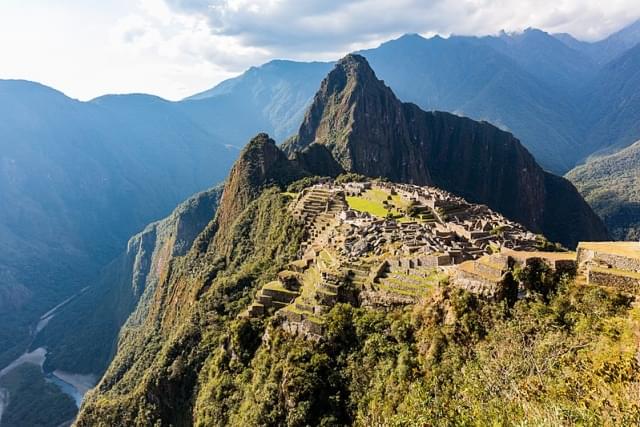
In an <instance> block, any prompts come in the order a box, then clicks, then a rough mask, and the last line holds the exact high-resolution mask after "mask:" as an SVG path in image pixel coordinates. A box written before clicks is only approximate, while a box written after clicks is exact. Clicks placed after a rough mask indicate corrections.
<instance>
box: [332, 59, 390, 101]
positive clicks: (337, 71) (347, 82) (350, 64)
mask: <svg viewBox="0 0 640 427" xmlns="http://www.w3.org/2000/svg"><path fill="white" fill-rule="evenodd" d="M326 81H327V88H328V89H329V90H330V91H331V92H333V93H335V92H339V91H342V90H344V89H345V88H349V89H353V88H354V87H355V85H357V84H358V83H365V82H370V83H373V84H376V83H378V79H377V78H376V75H375V73H374V72H373V69H372V68H371V67H370V66H369V63H368V62H367V60H366V59H365V58H364V56H361V55H358V54H355V53H351V54H348V55H347V56H345V57H344V58H342V59H341V60H340V61H338V63H337V64H336V66H335V68H334V69H333V70H332V71H331V72H330V73H329V75H328V76H327V79H326Z"/></svg>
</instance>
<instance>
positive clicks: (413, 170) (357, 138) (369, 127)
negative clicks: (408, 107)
mask: <svg viewBox="0 0 640 427" xmlns="http://www.w3.org/2000/svg"><path fill="white" fill-rule="evenodd" d="M408 125H409V123H408V122H407V120H406V118H405V112H404V105H403V104H402V103H401V102H400V101H398V99H397V98H396V97H395V96H394V95H393V92H391V89H389V88H388V87H387V86H385V85H384V84H383V83H382V82H381V81H379V80H378V79H377V78H376V76H375V74H374V72H373V70H372V69H371V67H369V64H368V63H367V61H366V60H365V59H364V58H363V57H362V56H359V55H348V56H346V57H345V58H344V59H343V60H341V61H340V62H339V63H338V65H337V66H336V67H335V68H334V69H333V71H331V73H329V75H328V76H327V78H325V79H324V81H323V82H322V85H321V86H320V90H319V91H318V93H317V94H316V96H315V98H314V101H313V104H312V105H311V107H310V108H309V110H308V111H307V113H306V115H305V118H304V121H303V123H302V125H301V127H300V131H299V132H298V136H297V137H295V138H294V139H292V140H291V141H289V142H288V143H287V144H286V145H285V149H286V150H288V151H289V152H292V151H297V150H302V149H304V148H306V147H308V146H309V145H311V144H312V143H313V142H317V143H320V144H323V145H325V146H327V147H328V148H329V150H330V151H331V152H332V154H333V157H334V158H335V159H336V160H337V161H338V163H339V164H340V165H341V166H342V167H343V168H344V169H345V170H347V171H355V172H358V173H362V174H364V175H368V176H385V177H388V178H389V179H391V180H392V181H400V182H411V183H415V184H429V183H431V179H430V177H429V173H428V172H427V169H426V168H425V165H424V163H423V162H420V161H419V156H418V154H419V152H418V150H419V146H417V145H416V144H414V143H413V142H412V138H413V136H414V135H413V133H412V129H411V128H410V126H408Z"/></svg>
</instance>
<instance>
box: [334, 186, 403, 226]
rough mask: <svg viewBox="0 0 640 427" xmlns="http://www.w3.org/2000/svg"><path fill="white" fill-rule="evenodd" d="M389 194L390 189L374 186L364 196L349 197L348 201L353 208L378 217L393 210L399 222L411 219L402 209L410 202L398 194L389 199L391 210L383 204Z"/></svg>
mask: <svg viewBox="0 0 640 427" xmlns="http://www.w3.org/2000/svg"><path fill="white" fill-rule="evenodd" d="M389 196H390V193H389V192H388V191H384V190H382V189H379V188H374V189H371V190H367V191H366V192H364V193H363V195H362V196H358V197H347V203H348V204H349V207H350V208H351V209H353V210H356V211H359V212H366V213H368V214H369V215H372V216H375V217H378V218H385V217H386V216H387V214H388V213H389V212H391V213H392V214H393V215H397V216H399V217H398V218H397V221H399V222H405V221H410V220H411V219H410V218H408V217H406V216H405V215H404V213H403V212H402V209H403V208H405V207H406V206H407V205H408V202H407V201H405V200H404V199H402V198H401V197H400V196H398V195H395V196H391V200H388V203H389V205H390V206H391V207H392V208H391V211H389V210H387V208H386V207H385V206H384V204H383V202H384V201H385V200H387V198H388V197H389Z"/></svg>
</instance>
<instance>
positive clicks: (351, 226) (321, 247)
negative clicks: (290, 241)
mask: <svg viewBox="0 0 640 427" xmlns="http://www.w3.org/2000/svg"><path fill="white" fill-rule="evenodd" d="M289 196H290V197H291V199H292V200H291V202H290V211H291V213H292V214H293V216H294V217H295V218H296V220H297V221H299V222H300V224H302V225H303V226H304V229H305V239H304V241H303V243H302V246H301V249H300V252H299V254H298V255H299V259H298V260H297V261H294V262H292V263H291V264H290V265H289V267H288V269H287V270H284V271H281V272H280V273H279V274H278V277H277V278H276V280H274V281H273V282H270V283H267V284H265V285H264V286H263V287H262V289H260V290H259V291H258V293H257V295H256V296H255V298H254V302H253V303H252V304H251V305H250V307H249V308H248V310H247V311H246V312H245V313H244V314H243V315H245V316H250V317H258V316H264V315H265V314H267V313H271V312H273V311H274V310H275V311H277V312H278V316H279V317H280V318H281V319H282V322H283V323H282V324H283V327H285V328H287V329H288V330H290V331H291V332H293V333H303V334H305V335H306V336H309V337H315V338H319V337H320V336H321V335H322V328H323V321H322V314H323V313H326V312H327V311H329V310H330V309H331V307H332V306H333V305H335V304H336V303H337V302H357V303H358V304H360V305H363V306H370V307H378V308H392V307H394V306H399V305H407V304H413V303H415V302H417V301H418V300H419V299H420V298H422V297H424V296H426V295H427V294H428V293H429V292H430V291H431V290H433V289H435V288H436V287H437V286H439V285H440V284H441V283H449V284H450V285H452V286H457V287H460V288H464V289H466V290H467V291H469V292H473V293H475V294H478V295H481V296H483V297H486V298H490V299H503V298H509V299H515V298H522V297H524V296H525V295H526V294H527V289H526V285H524V284H523V283H520V282H519V280H518V278H517V277H516V276H517V271H522V270H524V269H527V268H538V269H540V268H543V269H544V270H545V271H546V272H547V273H550V274H555V275H557V277H560V276H561V275H567V276H569V277H573V276H575V275H576V274H578V275H579V276H580V277H584V278H585V279H584V282H585V283H588V284H594V285H600V286H622V287H624V288H625V289H627V290H629V291H634V290H635V289H636V288H637V287H638V286H640V247H636V246H639V245H638V244H629V248H628V249H624V250H623V249H621V248H625V246H624V244H621V243H609V244H601V243H584V244H581V245H580V247H579V248H578V251H577V253H576V252H569V251H566V250H562V249H560V251H553V252H546V251H542V250H541V247H543V246H544V245H545V244H548V242H546V241H545V240H544V238H543V237H541V236H538V235H535V234H534V233H531V232H530V231H528V230H526V229H525V228H524V227H523V226H521V225H520V224H518V223H515V222H513V221H510V220H508V219H507V218H505V217H504V216H502V215H500V214H498V213H496V212H494V211H492V210H491V209H489V208H488V207H486V206H484V205H478V204H473V203H469V202H467V201H466V200H464V199H462V198H460V197H457V196H454V195H452V194H450V193H448V192H446V191H443V190H440V189H437V188H434V187H425V186H416V185H410V184H394V183H389V182H385V181H380V180H367V181H364V182H347V183H342V184H338V183H336V182H334V181H333V180H330V179H327V180H324V181H323V182H320V183H318V184H315V185H313V186H310V187H307V188H305V189H303V190H302V191H301V192H299V193H291V194H289ZM634 245H635V246H634ZM553 248H554V249H557V248H556V247H553ZM611 248H618V249H616V250H614V249H611ZM633 248H635V249H633ZM634 251H635V252H634ZM355 290H357V292H355ZM356 295H357V297H356ZM356 298H357V299H358V300H357V301H355V299H356Z"/></svg>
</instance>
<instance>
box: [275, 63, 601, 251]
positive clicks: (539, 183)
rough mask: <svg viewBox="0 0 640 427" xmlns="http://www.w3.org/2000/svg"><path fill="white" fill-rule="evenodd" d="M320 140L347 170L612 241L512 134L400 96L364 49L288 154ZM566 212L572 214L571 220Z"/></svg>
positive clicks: (531, 223)
mask: <svg viewBox="0 0 640 427" xmlns="http://www.w3.org/2000/svg"><path fill="white" fill-rule="evenodd" d="M315 144H319V145H324V146H325V147H326V148H327V149H328V150H329V151H330V152H331V154H332V155H333V157H334V158H335V159H336V161H337V162H338V163H339V164H340V165H341V166H342V168H343V169H344V170H345V171H349V172H356V173H360V174H363V175H368V176H382V177H386V178H389V179H390V180H392V181H398V182H408V183H415V184H420V185H425V184H430V185H435V186H437V187H440V188H443V189H445V190H447V191H451V192H453V193H456V194H458V195H460V196H462V197H465V198H466V199H468V200H470V201H473V202H475V203H484V204H487V205H488V206H490V207H491V208H492V209H495V210H497V211H499V212H501V213H503V214H504V215H506V216H507V217H509V218H511V219H513V220H515V221H517V222H520V223H522V224H523V225H525V226H527V227H528V228H529V229H531V230H533V231H536V232H541V233H544V234H545V235H547V236H548V237H549V238H550V239H552V240H556V241H559V242H561V243H563V244H565V245H569V246H575V244H576V243H577V241H578V240H579V239H583V240H585V239H588V240H601V239H605V238H607V231H606V228H605V227H604V225H603V224H602V222H601V221H600V219H599V218H598V217H597V216H596V215H595V214H594V213H593V211H592V210H591V209H590V208H589V206H588V205H587V204H586V203H585V202H584V200H582V198H581V197H580V195H579V194H578V193H577V192H576V190H575V188H573V187H572V186H571V184H569V183H568V182H567V181H565V180H564V179H562V178H559V177H555V176H552V175H550V174H548V173H546V172H545V171H543V170H542V168H541V167H540V166H539V165H538V164H537V163H536V161H535V160H534V158H533V157H532V156H531V154H529V152H528V151H527V150H526V149H525V148H524V147H523V146H522V145H521V144H520V142H519V141H518V140H517V139H516V138H515V137H514V136H513V135H512V134H510V133H508V132H504V131H501V130H500V129H498V128H496V127H495V126H492V125H490V124H488V123H485V122H476V121H473V120H470V119H467V118H462V117H458V116H455V115H453V114H448V113H442V112H425V111H422V110H421V109H420V108H418V107H417V106H416V105H414V104H408V103H402V102H400V101H399V100H398V99H397V98H396V97H395V95H394V94H393V92H392V91H391V90H390V89H389V88H388V87H387V86H385V85H384V82H382V81H380V80H378V79H377V78H376V76H375V74H374V72H373V70H371V68H370V67H369V65H368V63H367V61H366V60H365V59H364V58H363V57H361V56H359V55H348V56H346V57H345V58H344V59H342V60H341V61H340V62H339V63H338V64H337V65H336V67H335V69H334V70H333V71H332V72H331V73H330V74H329V75H328V76H327V78H326V79H325V80H324V81H323V82H322V85H321V87H320V90H319V92H318V93H317V95H316V97H315V99H314V102H313V104H312V105H311V107H310V109H309V111H308V112H307V114H306V116H305V120H304V122H303V123H302V125H301V127H300V131H299V134H298V136H297V137H295V138H292V139H291V140H289V141H287V142H286V143H285V144H284V150H285V151H286V152H287V153H289V155H290V156H291V157H295V156H296V155H297V154H295V153H297V152H300V151H303V150H305V149H306V150H310V149H311V148H310V147H313V145H315ZM306 157H307V164H309V163H313V162H311V161H310V160H309V159H308V157H309V155H307V156H306ZM322 163H326V161H323V162H322ZM314 172H315V171H314ZM561 213H570V214H571V215H570V216H571V222H568V221H565V219H564V218H562V217H560V216H559V215H560V214H561Z"/></svg>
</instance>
